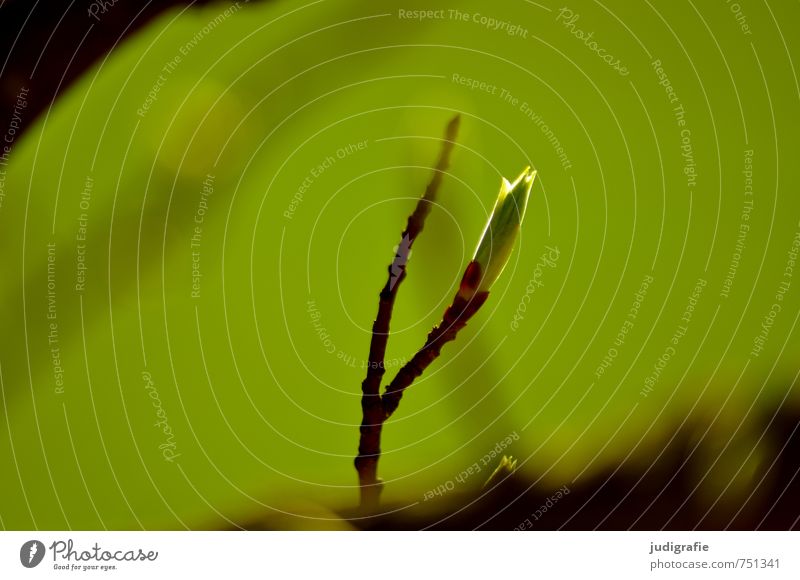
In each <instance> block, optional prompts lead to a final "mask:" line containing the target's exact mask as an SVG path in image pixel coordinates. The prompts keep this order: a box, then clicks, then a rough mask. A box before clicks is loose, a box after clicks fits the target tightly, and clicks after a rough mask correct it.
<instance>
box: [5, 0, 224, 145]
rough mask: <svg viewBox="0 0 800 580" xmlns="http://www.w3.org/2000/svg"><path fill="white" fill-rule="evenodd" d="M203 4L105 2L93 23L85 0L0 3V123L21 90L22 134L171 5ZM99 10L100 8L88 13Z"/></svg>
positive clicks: (202, 0) (197, 2)
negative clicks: (24, 107) (24, 103)
mask: <svg viewBox="0 0 800 580" xmlns="http://www.w3.org/2000/svg"><path fill="white" fill-rule="evenodd" d="M208 1H209V0H193V1H185V0H184V1H179V0H150V1H148V2H143V3H142V2H121V1H117V2H116V3H113V6H112V2H105V3H104V4H106V6H107V8H106V10H105V12H104V13H99V16H98V18H99V20H98V19H96V18H94V17H92V16H91V15H90V13H89V9H90V6H92V5H93V4H94V5H96V6H100V5H101V4H102V3H98V2H96V1H89V0H47V1H46V2H44V1H41V0H34V1H31V0H0V54H2V55H4V58H3V64H2V68H0V119H7V118H10V117H11V114H12V111H13V109H14V103H15V102H16V100H17V93H18V92H19V90H20V88H22V87H27V88H28V89H29V90H30V93H29V95H28V113H27V115H26V118H25V125H24V126H23V132H24V130H25V129H26V128H27V127H29V126H30V125H31V123H32V122H33V120H34V118H35V117H37V116H38V115H39V114H40V113H42V111H44V110H46V109H47V108H48V107H49V106H50V105H51V104H52V103H53V102H54V101H55V99H56V97H58V95H59V94H61V93H63V92H64V91H65V90H66V89H67V88H68V87H69V86H70V84H71V83H72V81H74V80H75V79H76V78H78V77H80V76H81V74H83V73H84V72H85V71H86V70H87V69H88V68H89V67H90V66H91V65H92V64H94V63H95V62H97V61H98V60H100V59H102V58H103V57H104V56H105V55H106V54H107V53H109V52H110V51H111V50H112V49H113V48H114V47H115V46H117V45H118V44H120V43H121V42H122V41H123V40H124V39H125V38H126V37H127V36H129V35H131V34H133V33H135V32H136V31H137V30H139V29H141V28H142V27H143V26H145V25H146V24H148V23H149V22H150V21H152V20H153V19H154V18H155V17H157V16H159V15H160V14H161V13H163V12H164V11H165V10H168V9H170V8H173V7H175V6H185V7H186V8H189V9H190V8H191V7H193V6H202V5H204V4H208ZM93 11H98V12H99V11H102V8H99V9H93Z"/></svg>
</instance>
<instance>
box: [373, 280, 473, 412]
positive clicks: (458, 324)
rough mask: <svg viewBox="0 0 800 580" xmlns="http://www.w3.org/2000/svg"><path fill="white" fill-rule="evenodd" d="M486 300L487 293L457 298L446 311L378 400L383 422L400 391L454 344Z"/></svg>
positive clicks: (396, 403) (395, 407) (458, 295)
mask: <svg viewBox="0 0 800 580" xmlns="http://www.w3.org/2000/svg"><path fill="white" fill-rule="evenodd" d="M488 297H489V293H488V292H479V293H477V294H475V295H474V296H473V297H472V298H471V299H465V298H463V297H462V296H461V294H456V297H455V300H453V303H452V304H451V305H450V306H449V307H448V308H447V310H445V312H444V316H443V317H442V322H441V323H439V326H434V327H433V330H431V331H430V333H429V334H428V339H427V340H426V341H425V346H423V347H422V348H421V349H420V350H419V351H418V352H417V354H415V355H414V357H413V358H412V359H411V360H410V361H408V363H406V365H405V366H403V368H401V369H400V371H399V372H398V373H397V375H396V376H395V377H394V380H392V382H391V383H390V384H389V386H388V387H386V392H385V393H384V395H383V397H382V398H381V403H382V407H383V417H384V421H385V420H386V419H388V418H389V417H391V416H392V413H394V412H395V410H396V409H397V406H398V405H399V404H400V399H401V398H402V397H403V391H405V390H406V388H407V387H409V386H411V383H413V382H414V381H415V380H416V378H417V377H418V376H420V375H421V374H422V373H423V372H424V371H425V369H426V368H428V366H429V365H430V364H431V363H432V362H433V361H434V360H436V358H437V357H438V356H439V354H440V353H441V351H442V346H444V345H445V344H446V343H448V342H450V341H452V340H455V338H456V336H457V335H458V332H459V331H460V330H461V329H462V328H464V327H465V326H466V325H467V321H468V320H469V319H470V318H472V316H473V315H474V314H475V313H476V312H477V311H478V309H479V308H480V307H481V306H483V303H484V302H486V299H487V298H488Z"/></svg>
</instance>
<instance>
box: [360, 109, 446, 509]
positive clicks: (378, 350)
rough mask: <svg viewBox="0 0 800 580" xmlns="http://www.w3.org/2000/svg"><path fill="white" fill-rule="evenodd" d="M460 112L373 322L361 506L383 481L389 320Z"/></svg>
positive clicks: (375, 498)
mask: <svg viewBox="0 0 800 580" xmlns="http://www.w3.org/2000/svg"><path fill="white" fill-rule="evenodd" d="M459 121H460V116H459V115H456V116H455V117H453V119H452V120H451V121H450V123H448V125H447V131H446V133H445V138H444V141H443V142H442V149H441V152H440V154H439V160H438V162H437V163H436V167H435V169H434V172H433V176H432V177H431V180H430V182H429V183H428V186H427V187H426V188H425V193H424V194H423V195H422V197H421V198H420V199H419V201H418V202H417V205H416V207H415V208H414V212H413V213H412V214H411V215H410V216H409V217H408V223H407V224H406V229H405V230H404V231H403V234H402V236H401V239H400V244H399V245H398V251H397V255H396V256H395V259H394V260H393V261H392V263H391V265H390V266H389V279H388V280H387V281H386V285H385V286H384V287H383V290H381V293H380V298H379V303H378V315H377V316H376V318H375V322H374V323H373V325H372V339H371V340H370V346H369V361H368V365H367V376H366V378H365V379H364V381H363V382H362V383H361V392H362V396H361V411H362V420H361V429H360V431H361V437H360V440H359V445H358V456H357V457H356V459H355V466H356V470H357V471H358V479H359V484H360V486H361V507H362V509H365V510H368V511H371V510H374V509H375V508H377V506H378V502H379V499H380V493H381V487H382V484H381V481H380V480H379V479H378V458H379V457H380V454H381V427H382V426H383V422H384V420H385V418H386V416H385V414H384V411H383V404H382V402H381V395H380V388H381V380H382V379H383V374H384V373H385V372H386V369H385V368H384V357H385V355H386V343H387V341H388V340H389V323H390V321H391V318H392V309H393V308H394V301H395V297H396V296H397V291H398V289H399V287H400V283H401V282H402V281H403V280H404V279H405V276H406V260H407V258H408V254H409V253H410V251H411V246H412V245H413V244H414V240H416V239H417V236H418V235H419V234H420V232H422V229H423V227H424V225H425V219H426V218H427V217H428V214H429V213H430V211H431V206H432V202H433V201H435V199H436V193H437V191H438V190H439V186H440V185H441V182H442V177H443V176H444V173H445V171H446V170H447V167H448V165H449V163H450V153H451V152H452V150H453V145H454V144H455V140H456V136H457V134H458V125H459Z"/></svg>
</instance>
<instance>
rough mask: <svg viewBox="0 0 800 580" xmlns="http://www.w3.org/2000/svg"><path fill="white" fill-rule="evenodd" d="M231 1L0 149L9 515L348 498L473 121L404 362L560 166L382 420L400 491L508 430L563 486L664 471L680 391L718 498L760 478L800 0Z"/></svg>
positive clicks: (385, 460)
mask: <svg viewBox="0 0 800 580" xmlns="http://www.w3.org/2000/svg"><path fill="white" fill-rule="evenodd" d="M231 6H232V5H231V4H222V3H220V4H212V5H209V6H206V7H203V8H195V9H189V10H178V9H176V10H173V11H171V12H169V13H167V14H165V15H163V16H162V17H160V18H159V19H158V20H157V21H155V22H153V23H152V24H151V25H149V26H148V27H147V28H146V29H144V30H141V31H139V32H138V33H136V34H135V35H134V36H132V37H130V38H128V39H126V40H125V41H124V42H121V43H120V45H119V46H118V47H117V48H116V49H115V50H114V51H112V52H111V53H110V54H109V55H108V57H107V58H103V59H102V60H101V61H100V62H98V64H97V65H96V66H95V67H94V68H93V69H92V70H90V71H89V72H88V73H87V74H85V75H84V76H83V77H82V79H81V80H80V81H79V82H77V83H75V84H74V85H73V86H72V87H71V88H70V89H69V90H68V92H67V93H66V94H65V95H64V96H63V97H62V98H60V99H59V100H58V101H57V102H56V104H55V105H54V106H53V107H52V108H51V109H49V110H47V111H46V112H45V113H44V114H42V115H40V116H39V117H38V118H37V119H36V120H35V121H32V122H34V123H35V125H34V126H32V127H30V128H29V130H28V131H27V133H26V134H25V136H24V138H22V139H20V140H19V142H17V143H16V144H15V146H14V149H13V150H12V152H11V154H10V155H9V161H8V166H7V168H6V169H7V171H6V175H5V183H4V187H5V189H4V192H5V197H4V198H3V199H2V206H0V247H2V252H0V269H1V271H2V272H3V280H2V284H0V298H1V299H0V325H2V328H3V331H4V332H3V338H2V349H1V350H0V372H1V379H2V395H3V411H4V412H3V415H2V417H0V421H2V423H3V427H2V431H3V432H4V435H3V437H0V472H2V474H3V475H2V482H3V483H2V487H3V492H4V493H3V500H2V503H0V524H2V526H3V527H5V528H12V529H13V528H39V529H60V528H121V529H137V528H140V527H141V528H148V529H152V528H170V529H171V528H184V527H189V528H196V527H217V526H230V525H237V523H240V522H242V521H245V520H246V519H248V518H251V517H254V514H267V517H281V518H285V521H284V520H282V521H283V523H282V524H281V525H284V526H286V527H317V526H325V525H328V523H327V522H326V520H327V519H328V518H335V515H334V510H337V509H342V508H344V507H347V506H351V505H353V504H354V503H355V501H356V498H357V489H356V488H355V487H354V485H355V483H356V477H355V472H354V470H353V467H352V458H353V456H354V454H355V450H356V446H357V440H358V430H357V425H358V423H359V422H360V418H361V417H360V406H359V397H360V382H361V380H362V379H363V376H364V372H365V371H364V368H363V365H364V364H365V363H364V360H365V359H366V356H367V351H368V344H369V329H370V326H371V323H372V320H373V318H374V316H375V313H376V309H377V294H378V291H379V289H380V287H381V286H382V284H383V283H384V282H385V278H386V267H387V265H388V264H389V263H390V262H391V260H392V257H393V255H394V246H395V245H396V244H397V243H398V241H399V235H400V232H401V231H402V229H403V227H404V225H405V219H406V217H407V216H408V214H409V213H410V212H411V210H412V209H413V207H414V204H415V199H416V197H417V196H419V195H420V194H421V193H422V191H423V189H424V187H425V184H426V183H427V181H428V179H429V177H430V174H431V170H430V168H431V166H432V165H433V164H434V162H435V159H436V156H437V153H438V150H439V147H440V139H441V136H442V134H443V131H444V127H445V124H446V123H447V121H448V120H449V119H450V118H451V117H452V115H453V114H455V113H456V112H458V113H460V114H461V116H462V122H461V132H460V135H459V139H458V145H457V146H456V148H455V150H454V154H453V159H452V164H451V168H450V173H449V174H448V175H447V176H446V177H445V179H444V183H443V186H442V189H441V192H440V196H439V200H438V202H439V205H438V206H437V207H436V208H435V209H434V211H433V213H432V214H431V216H430V218H429V221H428V223H427V225H426V228H425V231H424V233H423V234H422V236H421V237H420V239H419V240H418V241H417V243H416V244H415V247H414V249H413V254H412V256H411V258H410V261H409V266H408V277H407V279H406V281H405V283H404V285H403V287H402V289H401V291H400V295H399V297H398V301H397V306H396V309H395V314H394V318H393V321H392V329H393V334H392V336H391V339H390V341H389V352H388V354H387V359H388V361H389V364H388V366H389V372H388V373H387V377H388V378H390V377H391V376H393V374H394V372H396V370H397V368H399V367H398V362H402V360H403V359H406V360H407V359H408V358H410V356H411V355H412V354H413V353H414V351H415V350H416V349H417V348H419V347H420V346H422V343H423V340H424V337H425V335H426V333H427V332H428V330H429V329H430V328H431V327H432V326H433V325H434V324H436V323H437V322H438V321H439V319H440V317H441V314H442V312H443V310H444V308H445V307H446V305H447V304H448V303H449V300H450V299H451V298H452V295H453V293H454V291H455V288H456V284H457V282H458V280H459V279H460V276H461V272H462V271H463V268H464V267H465V265H466V263H467V262H468V260H469V257H470V256H471V254H472V252H473V250H474V246H475V244H476V243H477V240H478V237H479V235H480V233H481V230H482V227H483V224H484V223H485V220H486V217H487V215H488V212H489V211H491V207H492V204H493V203H494V198H495V196H496V194H497V191H498V187H499V183H500V178H501V176H507V177H515V176H516V175H517V174H518V173H519V171H520V170H521V169H522V168H523V167H524V166H525V165H526V164H531V165H532V166H534V167H535V168H536V169H537V170H538V172H539V177H538V180H537V182H536V183H535V186H534V191H533V195H532V198H531V202H530V204H529V207H528V213H527V216H526V221H525V223H524V225H523V228H522V236H521V239H520V242H519V245H518V249H517V251H516V252H515V253H514V254H513V256H512V262H511V263H510V264H509V266H508V267H507V269H506V271H505V272H504V274H503V276H502V277H501V279H500V281H499V282H498V284H497V285H496V286H495V287H494V288H493V291H492V294H491V297H490V299H489V301H488V303H487V304H486V306H485V307H484V308H483V309H482V311H481V312H480V313H479V315H478V316H477V317H476V318H475V319H474V320H473V321H472V322H471V323H470V325H469V326H468V327H467V329H466V330H465V331H464V332H463V335H462V336H461V337H460V338H459V339H458V340H457V341H456V342H455V343H453V344H451V345H448V346H447V347H446V348H445V349H444V351H443V354H442V357H441V358H440V359H439V360H438V361H437V362H436V363H435V364H434V365H433V366H432V367H431V368H430V369H429V371H428V372H427V373H426V374H425V375H424V376H423V377H422V379H421V380H420V381H418V382H417V383H416V384H415V385H414V386H413V387H412V388H411V389H410V390H409V391H408V393H407V394H406V396H405V397H404V399H403V402H402V404H401V406H400V408H399V410H398V412H397V413H396V414H395V415H394V417H393V418H392V419H391V420H390V421H389V422H387V424H386V425H385V428H384V438H383V448H384V455H383V457H382V459H381V463H380V473H381V476H382V477H383V478H384V480H385V481H386V488H385V492H384V498H385V500H386V501H387V502H388V503H391V504H392V505H400V506H403V505H410V504H413V503H415V502H421V501H422V500H423V497H424V495H425V494H426V492H428V491H429V490H431V489H433V488H435V487H436V486H438V485H440V484H442V483H443V482H446V481H449V480H451V479H452V478H453V476H454V475H456V474H458V473H459V472H461V471H462V470H464V469H466V468H468V467H469V466H471V465H472V464H473V463H475V462H479V463H480V459H481V457H483V456H484V455H485V454H486V453H489V452H490V451H491V450H492V449H493V448H494V447H495V445H496V444H497V443H498V442H499V441H502V440H504V439H505V438H506V437H507V436H509V435H511V434H516V435H518V436H519V440H518V441H515V442H514V443H513V444H512V445H511V446H510V447H509V448H508V449H507V452H511V453H513V454H514V455H515V456H516V457H518V458H520V470H521V472H522V473H523V474H527V475H528V476H530V478H531V479H534V478H539V477H540V476H541V477H542V480H541V481H542V482H543V484H544V485H547V486H552V487H553V488H558V487H560V486H562V485H565V484H568V483H569V484H571V483H572V482H574V481H578V480H580V479H581V478H585V477H588V476H590V475H591V474H592V473H595V472H597V471H598V470H602V469H607V468H609V467H613V466H615V465H617V464H619V463H620V462H621V461H623V459H624V458H626V457H628V456H630V455H631V454H632V455H633V457H639V458H640V461H642V462H645V463H646V462H647V461H648V460H649V459H648V458H649V457H650V456H651V455H655V454H656V453H657V452H658V450H659V449H658V446H657V442H658V441H661V440H663V439H665V438H666V439H668V438H669V436H670V434H671V433H673V432H674V430H675V429H676V428H677V426H679V425H680V424H681V423H682V422H683V421H684V420H686V419H687V418H691V419H692V420H696V419H698V418H699V420H700V421H701V424H702V426H703V429H701V430H700V431H699V432H698V435H697V436H698V438H700V439H704V440H706V442H709V443H710V444H711V448H712V449H714V450H717V451H713V452H712V454H711V455H710V457H709V461H708V466H709V471H708V472H707V474H708V477H705V478H703V479H702V480H700V484H699V485H700V487H701V491H705V492H706V493H707V494H708V495H709V497H711V498H712V499H714V498H716V497H718V496H719V494H720V493H722V491H723V490H725V492H726V493H735V492H736V490H737V489H741V490H746V489H748V486H750V485H751V484H752V482H753V481H754V478H757V477H760V476H761V474H762V473H763V471H764V469H765V466H764V462H765V460H764V453H765V451H764V449H763V441H762V439H761V438H760V437H759V435H760V431H759V427H758V426H757V425H755V424H754V421H755V415H756V413H755V412H754V409H757V408H759V406H762V405H772V406H776V405H781V404H783V402H784V401H785V400H787V397H792V396H793V394H792V393H790V392H789V391H788V390H787V386H786V385H787V381H788V382H791V381H792V380H793V378H794V377H795V374H796V360H797V355H798V350H799V349H798V346H800V344H799V343H798V339H797V333H796V331H795V329H796V324H797V319H798V313H799V312H800V303H799V302H798V300H799V299H800V298H799V295H798V288H800V279H798V276H799V275H800V274H798V272H796V271H793V270H791V269H787V266H788V267H790V268H791V267H792V266H793V262H792V259H793V258H792V256H794V254H792V253H791V252H792V250H793V245H792V244H793V242H795V244H800V238H798V237H797V236H798V232H800V200H798V197H797V185H798V170H799V169H798V164H797V163H796V159H797V155H798V136H797V132H796V127H797V126H798V122H799V121H800V114H798V111H800V108H798V99H799V98H800V88H799V87H798V80H797V76H796V74H795V70H794V66H793V64H792V60H793V59H797V57H798V50H797V40H796V37H794V36H793V35H790V34H787V31H788V30H790V29H791V28H792V26H791V25H792V23H794V24H796V23H797V22H798V16H800V7H799V6H798V4H797V3H794V2H793V3H783V2H773V3H771V4H766V3H756V2H741V3H740V4H739V5H736V6H739V8H740V10H739V12H735V11H733V10H732V8H731V4H730V3H725V2H714V3H699V4H696V3H692V2H684V1H679V2H654V3H652V4H651V3H634V2H622V1H615V2H609V3H606V4H600V3H596V2H588V1H574V2H572V3H571V4H570V5H569V6H568V8H567V9H566V10H562V8H563V5H559V4H554V3H551V2H547V1H544V2H541V3H537V2H528V1H521V0H518V1H514V2H504V3H497V2H495V3H491V4H486V3H481V2H477V1H475V2H462V3H459V4H458V5H457V7H455V6H450V5H448V6H431V5H426V4H425V3H422V2H402V3H398V2H384V3H379V4H374V5H369V4H366V3H363V2H351V1H336V2H333V1H322V2H311V3H303V2H290V1H283V0H281V1H276V2H271V3H265V4H245V3H241V4H239V5H238V6H237V5H233V8H231ZM112 9H113V8H112ZM415 10H436V12H434V13H432V14H427V15H425V17H424V18H422V19H420V18H414V17H413V15H414V12H413V11H415ZM453 10H457V11H458V14H456V12H454V11H453ZM461 15H466V17H465V18H463V17H462V16H461ZM575 16H577V18H575ZM737 18H738V19H737ZM488 19H493V20H491V21H490V20H488ZM742 23H746V25H747V28H746V29H743V27H742ZM100 25H102V22H101V23H100ZM589 33H593V34H592V35H591V36H590V37H589V36H588V35H589ZM604 55H610V56H609V57H608V60H612V57H613V60H619V61H620V64H619V66H618V67H617V68H616V69H615V67H614V66H613V65H610V64H607V62H606V61H604V60H603V58H602V57H603V56H604ZM656 61H660V64H658V63H657V64H654V62H656ZM612 62H613V61H612ZM623 73H624V74H623ZM662 73H663V74H662ZM664 75H666V76H664ZM473 81H475V82H473ZM481 83H484V84H481ZM667 86H669V87H671V89H672V91H674V92H668V90H667ZM148 95H149V96H148ZM670 98H672V99H673V101H672V102H670ZM676 107H683V113H680V112H679V111H676V110H675V108H676ZM681 115H683V116H681ZM680 120H683V121H685V124H684V125H681V124H680V123H679V121H680ZM0 128H2V126H0ZM682 146H683V148H682ZM746 152H751V153H746ZM746 164H747V165H748V167H746ZM750 165H751V166H752V167H749V166H750ZM745 171H751V173H745ZM748 179H749V180H750V181H749V182H748V181H747V180H748ZM87 183H88V185H87ZM748 185H751V189H747V190H746V187H747V186H748ZM301 188H302V191H301ZM745 216H746V217H745ZM200 222H201V223H200ZM195 228H197V229H195ZM193 236H194V238H193ZM83 237H85V240H84V239H83ZM193 241H194V245H193ZM737 243H738V247H737ZM49 244H50V245H49ZM797 247H798V246H797V245H795V246H794V251H796V250H797ZM550 248H552V249H557V250H558V252H556V254H557V256H558V258H557V259H555V260H551V261H550V262H549V263H546V262H542V260H541V257H542V256H543V254H548V255H551V256H552V255H553V254H552V250H551V249H550ZM79 252H85V253H80V254H79ZM49 257H50V258H49ZM48 259H51V260H52V261H51V262H48ZM79 263H82V264H84V265H85V266H86V270H85V286H84V287H82V288H80V287H76V285H78V284H79V282H80V278H79V275H80V274H79V270H78V268H79ZM48 264H51V268H50V271H48ZM537 265H538V266H537ZM537 268H538V269H537ZM198 274H200V276H198ZM193 275H194V279H193ZM649 277H652V282H651V283H650V284H649V286H648V287H647V288H646V292H645V293H644V294H639V296H638V297H637V292H640V290H641V289H642V284H643V281H645V280H649V279H650V278H649ZM532 280H534V281H535V282H534V283H532V282H531V281H532ZM698 281H700V282H699V283H700V284H701V288H702V292H700V293H699V296H695V298H693V299H691V300H690V297H691V296H692V294H693V292H695V290H694V289H695V287H696V286H697V285H698ZM537 282H538V283H537ZM193 283H194V286H193ZM703 283H705V285H704V286H703V285H702V284H703ZM782 284H783V285H782ZM782 291H784V293H781V292H782ZM526 296H527V297H526ZM638 301H640V302H641V304H640V306H638V307H637V306H636V303H637V302H638ZM773 305H778V306H779V311H778V310H776V308H775V307H774V306H773ZM690 306H692V307H693V310H692V312H691V317H690V320H688V319H686V312H687V309H688V308H689V307H690ZM632 308H634V309H637V308H638V310H636V311H635V313H634V314H635V316H634V315H632V313H631V309H632ZM523 310H524V311H523ZM770 312H773V313H774V314H775V315H774V316H771V315H770ZM515 314H516V315H517V318H516V324H513V325H512V322H513V321H515ZM48 316H50V318H48ZM687 320H688V323H687ZM626 321H628V322H629V323H628V324H626ZM52 325H55V326H52ZM762 325H763V326H762ZM682 327H683V328H682ZM765 327H766V328H767V330H766V331H765V330H764V329H765ZM622 329H625V331H627V332H625V334H623V336H622V338H621V340H620V339H619V338H618V333H620V331H621V330H622ZM765 333H766V334H765ZM759 338H764V340H763V341H761V342H754V341H758V340H759ZM615 341H616V342H615ZM756 345H757V346H759V347H761V348H762V350H760V351H759V352H754V346H756ZM610 349H611V351H610ZM604 358H605V359H606V366H605V367H603V361H604ZM612 359H613V360H612ZM659 360H661V361H662V362H659ZM657 367H658V368H657ZM59 372H62V373H63V375H59V374H58V373H59ZM653 377H655V379H653ZM62 379H63V384H61V382H60V381H61V380H62ZM57 381H58V382H57ZM648 385H649V386H650V387H651V388H650V389H649V390H648V389H647V388H646V387H647V386H648ZM155 405H159V406H160V409H161V410H162V411H161V414H160V415H159V414H158V408H159V407H156V406H155ZM167 427H168V429H169V431H170V433H171V434H170V433H165V432H164V428H167ZM706 428H707V430H706ZM489 470H490V467H488V466H487V467H484V469H483V473H481V474H480V475H477V476H475V477H476V478H479V479H481V481H482V480H483V479H485V477H486V476H488V474H489ZM703 475H706V474H703V473H701V474H700V476H703ZM699 479H700V478H699ZM731 490H732V491H731ZM742 493H743V492H742ZM734 497H735V496H734ZM731 501H734V500H731ZM293 515H294V516H299V517H293ZM523 515H524V514H523Z"/></svg>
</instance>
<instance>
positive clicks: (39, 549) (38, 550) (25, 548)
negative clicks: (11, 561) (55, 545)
mask: <svg viewBox="0 0 800 580" xmlns="http://www.w3.org/2000/svg"><path fill="white" fill-rule="evenodd" d="M44 552H45V549H44V544H43V543H41V542H40V541H39V540H30V541H27V542H25V543H24V544H22V547H21V548H20V549H19V561H20V562H22V565H23V566H25V567H26V568H35V567H36V566H38V565H39V564H40V563H41V561H42V560H43V559H44Z"/></svg>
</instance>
